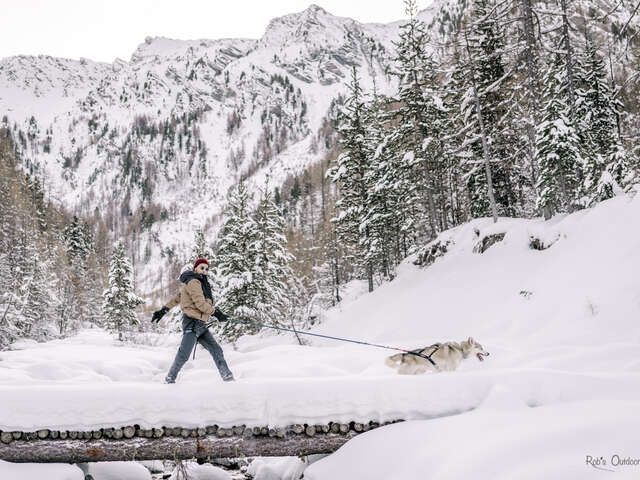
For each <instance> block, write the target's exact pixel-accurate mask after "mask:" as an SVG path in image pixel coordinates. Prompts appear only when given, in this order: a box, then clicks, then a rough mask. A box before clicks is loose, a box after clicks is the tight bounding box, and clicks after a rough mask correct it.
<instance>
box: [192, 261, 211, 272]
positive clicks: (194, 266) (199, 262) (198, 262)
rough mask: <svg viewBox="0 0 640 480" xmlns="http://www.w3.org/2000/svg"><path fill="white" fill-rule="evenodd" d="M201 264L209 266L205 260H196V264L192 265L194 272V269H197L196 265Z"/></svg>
mask: <svg viewBox="0 0 640 480" xmlns="http://www.w3.org/2000/svg"><path fill="white" fill-rule="evenodd" d="M201 263H206V264H207V266H208V265H209V262H208V261H207V259H206V258H199V259H197V260H196V263H194V264H193V269H194V270H195V269H196V268H198V265H200V264H201Z"/></svg>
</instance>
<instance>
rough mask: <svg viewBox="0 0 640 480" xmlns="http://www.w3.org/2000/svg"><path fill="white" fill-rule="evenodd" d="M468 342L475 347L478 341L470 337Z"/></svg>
mask: <svg viewBox="0 0 640 480" xmlns="http://www.w3.org/2000/svg"><path fill="white" fill-rule="evenodd" d="M467 342H469V344H470V345H473V344H474V343H475V342H476V341H475V340H474V339H473V337H469V339H468V340H467Z"/></svg>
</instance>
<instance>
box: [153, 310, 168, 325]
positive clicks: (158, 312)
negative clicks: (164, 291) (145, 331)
mask: <svg viewBox="0 0 640 480" xmlns="http://www.w3.org/2000/svg"><path fill="white" fill-rule="evenodd" d="M168 311H169V309H168V308H167V307H166V306H164V307H162V308H161V309H160V310H156V311H155V312H153V316H152V317H151V321H152V322H156V323H157V322H159V321H160V319H161V318H162V317H164V316H165V314H166V313H167V312H168Z"/></svg>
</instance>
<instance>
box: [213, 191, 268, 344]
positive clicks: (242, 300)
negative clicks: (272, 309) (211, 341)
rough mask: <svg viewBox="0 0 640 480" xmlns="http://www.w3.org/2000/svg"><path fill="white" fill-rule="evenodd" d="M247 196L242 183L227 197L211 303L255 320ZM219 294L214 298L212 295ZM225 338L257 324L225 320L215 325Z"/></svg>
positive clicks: (233, 314)
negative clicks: (212, 301)
mask: <svg viewBox="0 0 640 480" xmlns="http://www.w3.org/2000/svg"><path fill="white" fill-rule="evenodd" d="M249 202H250V195H249V192H248V190H247V186H246V184H245V183H244V182H240V183H239V184H238V187H237V188H236V189H235V190H233V191H232V192H231V194H230V196H229V202H228V206H227V212H226V215H225V220H224V224H223V226H222V229H221V230H220V234H219V236H218V244H217V246H216V254H215V261H214V268H215V271H214V286H215V287H214V304H215V305H216V306H219V307H220V309H221V310H222V311H223V312H224V313H225V314H227V315H228V316H229V317H231V318H233V319H235V320H240V321H243V320H245V321H252V322H258V321H260V320H261V314H260V311H259V304H260V298H259V295H258V292H257V290H256V287H255V280H254V274H255V265H256V252H255V248H254V247H255V241H256V236H257V232H256V225H255V221H254V219H253V217H252V215H251V207H250V204H249ZM216 295H217V296H218V298H217V299H216V298H215V296H216ZM215 328H216V331H217V332H218V333H219V334H220V335H221V336H222V337H223V338H225V339H227V340H231V341H233V340H235V339H237V338H238V337H239V336H241V335H243V334H248V333H256V332H257V331H259V330H260V328H259V327H254V326H252V325H249V324H244V323H234V322H226V323H221V324H216V325H215Z"/></svg>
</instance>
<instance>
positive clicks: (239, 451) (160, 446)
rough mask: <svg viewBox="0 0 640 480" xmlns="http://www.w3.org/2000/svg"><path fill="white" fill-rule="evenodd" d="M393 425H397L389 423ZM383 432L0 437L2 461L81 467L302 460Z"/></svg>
mask: <svg viewBox="0 0 640 480" xmlns="http://www.w3.org/2000/svg"><path fill="white" fill-rule="evenodd" d="M389 423H393V422H389ZM378 426H380V424H379V423H377V422H370V423H366V424H363V423H354V422H351V423H350V424H348V423H330V424H327V425H290V426H288V427H277V428H276V427H271V428H269V427H253V428H245V426H244V425H239V426H234V427H231V428H222V427H218V426H216V425H213V426H208V427H201V428H182V427H175V428H165V427H162V428H150V429H141V428H138V427H137V426H136V427H133V426H126V427H123V428H115V429H114V428H108V429H102V430H95V431H89V432H76V431H64V432H63V431H53V430H44V429H43V430H38V431H37V432H0V440H1V442H0V459H1V460H6V461H9V462H36V463H49V462H55V463H80V462H108V461H128V460H159V459H171V460H184V459H190V458H199V459H205V460H206V459H212V458H231V457H234V458H235V457H243V456H246V457H254V456H260V457H270V456H277V457H280V456H301V455H311V454H318V453H331V452H334V451H335V450H337V449H338V448H339V447H340V446H342V445H343V444H344V443H346V442H347V441H348V440H350V439H351V438H353V437H354V436H355V435H357V434H359V433H361V432H364V431H367V430H370V429H372V428H376V427H378Z"/></svg>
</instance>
